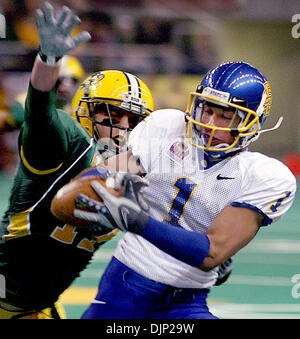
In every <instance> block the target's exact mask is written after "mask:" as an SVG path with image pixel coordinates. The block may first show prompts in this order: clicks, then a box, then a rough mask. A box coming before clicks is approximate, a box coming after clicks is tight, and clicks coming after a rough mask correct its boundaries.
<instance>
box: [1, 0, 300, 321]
mask: <svg viewBox="0 0 300 339" xmlns="http://www.w3.org/2000/svg"><path fill="white" fill-rule="evenodd" d="M51 2H52V3H53V4H54V5H55V6H58V7H59V6H61V5H62V4H67V5H69V6H70V7H71V8H76V10H77V11H78V13H79V15H80V16H81V18H82V27H85V29H86V28H87V29H88V30H89V31H90V32H94V34H93V41H92V42H90V43H88V44H86V45H85V46H82V47H80V48H78V49H77V50H76V51H74V55H75V56H76V57H78V58H79V60H80V61H81V62H82V64H83V66H84V68H85V70H86V72H87V73H90V72H93V71H96V70H101V69H123V70H125V71H129V72H132V73H135V74H138V75H139V76H140V77H141V78H142V79H143V80H145V82H146V83H147V84H148V85H149V87H150V88H151V90H152V91H153V94H154V100H155V105H156V107H157V108H163V107H174V108H179V109H183V110H184V109H185V107H186V104H187V101H188V93H189V92H190V91H192V90H194V89H195V88H196V85H197V83H199V81H200V80H201V77H202V76H203V74H204V73H205V72H206V71H207V70H208V69H209V68H210V67H212V66H214V65H216V64H218V63H220V62H224V61H229V60H243V61H247V62H249V63H251V64H253V65H254V66H255V67H257V68H258V69H260V70H261V71H262V72H263V73H265V75H266V76H267V78H268V79H269V81H270V83H271V86H272V90H273V107H272V114H271V116H270V118H269V119H268V121H267V123H266V126H265V127H266V128H269V127H272V126H273V125H274V124H275V123H276V121H277V120H278V118H279V117H280V116H281V115H284V121H283V124H282V126H281V128H280V129H279V130H278V131H276V132H273V133H270V134H268V135H263V136H262V137H261V138H260V139H259V140H258V141H257V142H256V143H255V144H254V145H253V147H251V149H252V150H254V151H255V150H257V151H261V152H263V153H265V154H267V155H270V156H273V157H275V158H277V159H280V160H282V161H284V162H286V163H287V164H288V165H289V166H290V168H291V169H292V170H293V172H294V174H295V175H296V176H297V178H298V176H299V174H300V171H299V164H300V161H299V152H300V138H299V133H300V129H299V125H300V124H299V119H300V100H299V89H300V86H299V85H300V76H299V75H300V74H299V64H300V49H299V39H297V38H295V37H293V35H292V29H293V26H294V25H295V24H296V23H293V22H292V17H293V15H294V14H297V13H299V15H300V4H299V1H296V0H287V1H283V0H265V1H263V2H262V1H258V0H251V1H250V0H224V1H217V0H209V1H208V0H172V1H169V2H166V1H159V0H151V1H145V0H131V1H120V0H110V1H106V0H89V1H62V0H56V1H54V0H53V1H51ZM22 3H23V1H6V0H0V13H3V14H4V15H5V18H6V24H7V27H6V28H7V30H6V33H7V38H6V39H4V40H1V41H0V56H1V65H0V99H1V105H0V110H3V109H6V108H7V107H8V106H9V103H10V101H11V100H12V99H13V98H14V97H15V96H16V95H18V94H20V93H22V92H23V91H24V90H26V86H27V83H28V78H29V72H30V70H31V66H32V63H33V58H34V57H35V55H36V50H37V48H38V45H37V44H38V43H37V37H36V31H35V26H34V14H33V13H34V9H35V8H36V7H39V6H40V5H41V3H42V1H35V0H26V1H24V3H23V5H24V6H23V7H22V6H21V7H20V4H22ZM22 8H23V10H22ZM298 31H299V33H300V29H298ZM96 33H97V34H96ZM17 133H18V132H17V131H10V132H4V131H2V132H1V131H0V159H1V161H0V214H1V215H2V213H3V212H4V209H5V208H6V206H7V199H8V194H9V189H10V185H11V180H12V176H13V173H14V170H15V166H16V164H17V157H16V138H17ZM299 204H300V193H299V194H298V195H297V197H296V201H295V203H294V205H293V207H292V208H291V210H290V211H289V212H288V213H287V215H286V216H284V217H283V218H282V219H281V220H280V221H279V222H278V223H276V224H275V225H273V226H271V227H268V228H265V229H263V230H261V231H260V232H259V234H258V235H257V237H256V238H255V240H254V241H253V242H252V243H251V244H250V245H248V246H247V247H246V248H244V249H243V250H242V251H241V252H240V253H239V254H237V255H236V256H235V257H234V270H233V273H232V276H231V277H230V279H229V281H228V282H227V283H226V284H225V285H224V286H220V287H216V288H214V289H213V290H212V292H211V293H210V297H209V304H210V306H211V309H212V311H213V312H214V313H215V314H216V315H218V316H220V317H221V318H300V303H299V298H297V297H298V294H299V293H300V287H299V292H298V286H297V282H298V281H299V280H300V279H298V280H297V278H298V277H297V276H296V275H297V274H299V273H300V269H299V254H300V230H299V227H298V225H299V221H298V220H299V217H300V215H299V214H300V206H299ZM120 236H121V235H120ZM120 236H119V237H120ZM119 237H117V238H116V239H114V240H112V241H110V242H109V243H107V244H105V245H104V247H102V248H101V249H100V250H99V251H98V252H97V253H96V254H95V257H94V260H93V262H92V263H91V264H90V265H89V267H88V268H87V269H86V270H85V271H84V272H82V274H81V277H80V278H78V279H77V280H76V281H75V282H74V284H73V285H72V286H71V288H70V289H69V290H67V291H66V293H64V295H63V296H62V302H63V303H64V305H65V306H66V310H67V315H68V317H70V318H78V317H80V315H81V313H82V312H83V310H84V309H85V308H86V306H87V305H88V304H89V302H90V301H91V300H92V299H93V297H94V295H95V292H96V288H97V283H98V281H99V278H100V276H101V273H102V272H103V271H104V269H105V266H106V265H107V263H108V261H109V258H110V257H111V255H112V253H113V249H114V248H115V245H116V242H117V240H118V239H119ZM293 277H294V278H293ZM293 279H294V280H293Z"/></svg>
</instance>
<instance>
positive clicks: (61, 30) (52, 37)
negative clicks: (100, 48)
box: [36, 2, 91, 60]
mask: <svg viewBox="0 0 300 339" xmlns="http://www.w3.org/2000/svg"><path fill="white" fill-rule="evenodd" d="M36 22H37V27H38V32H39V40H40V51H41V53H42V54H43V55H45V56H47V57H48V58H53V59H54V60H55V58H57V57H61V56H63V55H65V54H67V53H68V52H70V51H71V50H73V49H74V48H76V47H77V46H78V45H80V44H81V43H83V42H86V41H88V40H90V39H91V36H90V34H89V33H88V32H86V31H83V32H81V33H79V34H78V35H76V36H74V37H73V36H72V35H71V31H72V29H73V28H74V26H75V25H78V24H80V22H81V20H80V19H79V17H78V16H77V15H75V14H74V13H73V12H72V11H71V10H70V9H69V8H68V7H66V6H64V7H63V8H62V10H61V13H60V15H59V16H58V18H56V17H55V12H54V8H53V7H52V5H51V4H50V3H48V2H46V3H45V5H44V7H43V9H42V10H41V9H38V10H37V11H36Z"/></svg>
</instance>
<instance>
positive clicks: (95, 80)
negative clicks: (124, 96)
mask: <svg viewBox="0 0 300 339" xmlns="http://www.w3.org/2000/svg"><path fill="white" fill-rule="evenodd" d="M104 77H105V75H104V74H102V73H100V72H97V73H94V74H92V75H91V76H90V77H89V78H88V79H87V80H86V81H85V82H83V83H82V84H81V85H80V88H82V89H83V91H84V95H85V96H86V97H87V96H89V94H90V86H91V85H92V84H93V87H96V88H98V87H100V86H101V80H103V79H104Z"/></svg>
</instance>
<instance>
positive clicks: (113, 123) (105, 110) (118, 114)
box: [76, 97, 147, 154]
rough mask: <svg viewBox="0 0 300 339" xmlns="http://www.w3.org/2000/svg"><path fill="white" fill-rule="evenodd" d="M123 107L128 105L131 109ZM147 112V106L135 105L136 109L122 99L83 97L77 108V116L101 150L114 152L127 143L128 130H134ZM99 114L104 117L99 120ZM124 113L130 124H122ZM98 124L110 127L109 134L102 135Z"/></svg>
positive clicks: (117, 151) (116, 152)
mask: <svg viewBox="0 0 300 339" xmlns="http://www.w3.org/2000/svg"><path fill="white" fill-rule="evenodd" d="M121 107H122V108H121ZM123 107H126V108H127V107H128V108H129V109H131V110H127V109H125V108H123ZM83 112H84V113H83ZM145 112H146V108H145V107H144V106H143V105H135V109H133V106H132V104H130V103H128V102H125V104H124V102H123V101H121V100H116V99H114V100H111V99H107V98H95V97H83V98H82V99H81V100H80V104H79V106H78V109H77V110H76V117H77V120H78V121H79V122H80V124H81V125H82V126H85V128H86V130H87V131H88V132H89V133H90V134H91V135H92V137H93V138H94V140H95V141H96V142H97V144H98V147H99V150H100V151H102V150H105V151H107V150H111V151H112V153H114V154H118V153H119V151H120V149H122V148H124V146H125V145H126V144H127V139H128V132H129V131H132V130H133V128H134V127H135V126H136V125H137V124H138V123H139V122H140V121H142V120H143V119H144V118H145V117H146V116H147V115H146V113H145ZM97 114H101V115H102V116H103V117H104V119H103V120H102V121H97V120H96V118H97ZM124 115H127V117H128V126H121V125H120V121H119V119H121V118H122V117H123V116H124ZM98 126H104V127H107V128H110V131H109V136H106V137H103V136H102V135H100V134H99V129H98V128H97V127H98ZM115 129H118V132H120V133H118V134H117V135H115V134H116V133H114V131H115ZM114 135H115V136H114Z"/></svg>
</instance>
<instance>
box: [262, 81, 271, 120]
mask: <svg viewBox="0 0 300 339" xmlns="http://www.w3.org/2000/svg"><path fill="white" fill-rule="evenodd" d="M264 88H265V91H264V94H265V95H266V100H265V103H264V110H263V114H264V116H266V117H267V116H268V115H269V114H270V110H271V105H272V91H271V86H270V83H269V82H265V83H264Z"/></svg>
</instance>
